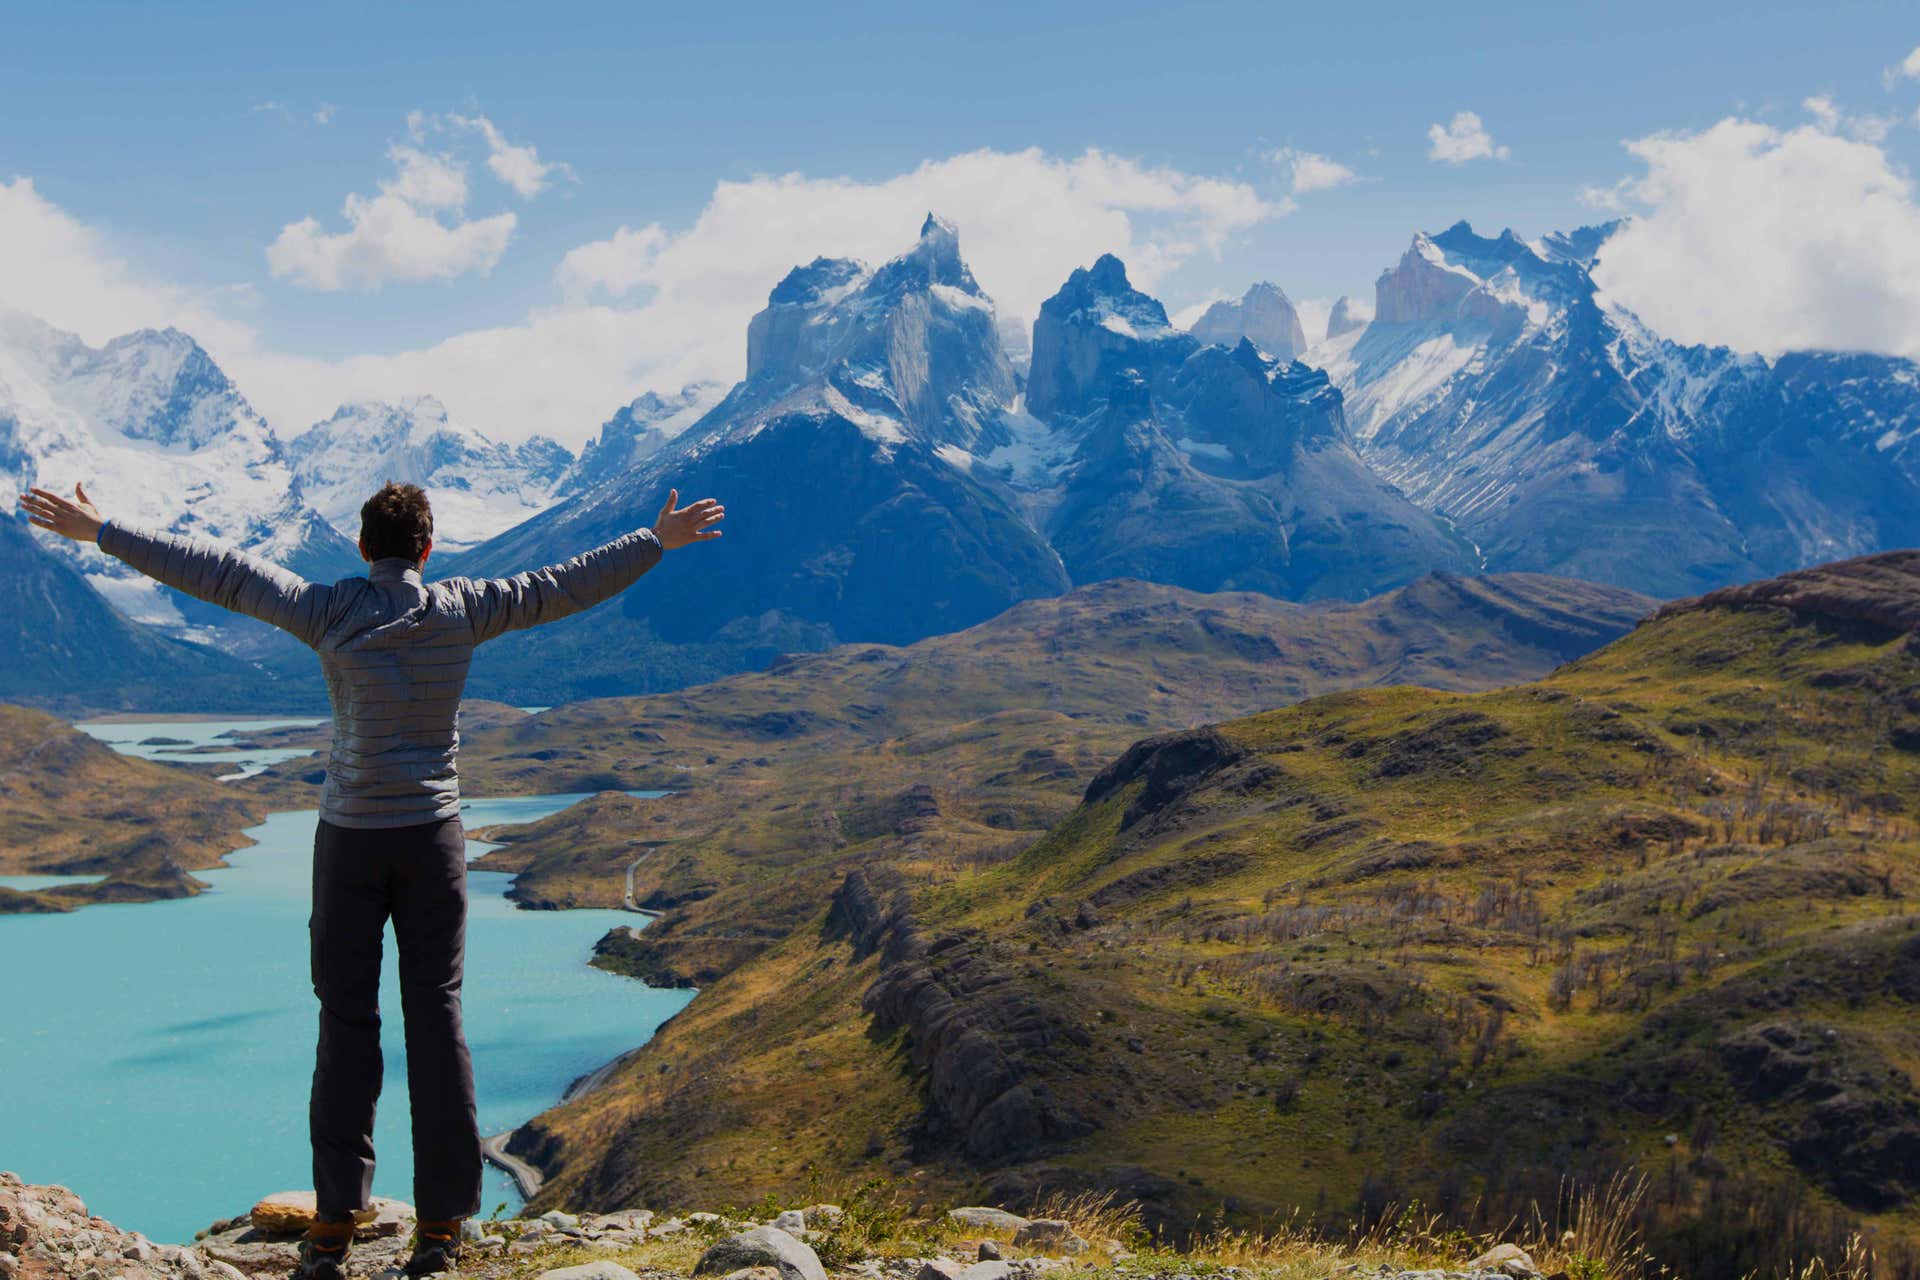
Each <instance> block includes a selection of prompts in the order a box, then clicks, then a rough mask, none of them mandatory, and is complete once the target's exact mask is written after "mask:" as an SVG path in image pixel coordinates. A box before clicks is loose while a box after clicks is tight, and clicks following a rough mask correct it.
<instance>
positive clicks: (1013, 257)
mask: <svg viewBox="0 0 1920 1280" xmlns="http://www.w3.org/2000/svg"><path fill="white" fill-rule="evenodd" d="M1291 208H1292V203H1291V201H1280V202H1272V201H1267V200H1263V199H1262V198H1261V197H1260V196H1259V195H1258V194H1257V193H1256V192H1255V191H1254V190H1253V188H1251V187H1250V186H1248V185H1246V184H1244V183H1238V182H1230V181H1226V180H1222V179H1217V178H1209V177H1202V176H1196V175H1192V174H1187V173H1183V172H1179V171H1176V170H1172V169H1165V168H1153V167H1149V166H1145V165H1142V164H1140V163H1138V162H1136V161H1133V160H1129V159H1126V158H1124V157H1120V156H1113V155H1109V154H1107V153H1105V152H1101V151H1097V150H1089V151H1087V152H1085V153H1083V154H1082V155H1080V156H1077V157H1074V158H1071V159H1065V158H1060V157H1055V156H1050V155H1047V154H1045V153H1044V152H1041V151H1039V150H1037V149H1032V150H1027V151H1021V152H1000V151H974V152H969V153H966V154H964V155H958V156H953V157H951V158H949V159H945V160H938V161H929V162H926V163H924V164H922V165H920V166H919V167H918V168H917V169H915V170H913V171H912V172H911V173H906V174H902V175H900V176H898V177H895V178H890V179H886V180H883V181H879V182H856V181H854V180H852V179H848V178H809V177H807V176H805V175H802V174H797V173H790V174H783V175H779V176H765V177H758V178H753V179H749V180H747V181H743V182H723V183H721V184H719V185H718V186H717V187H716V188H715V189H714V193H713V197H712V199H711V200H710V201H709V202H708V204H707V207H706V208H705V209H704V210H703V211H702V212H701V214H700V216H699V218H698V219H697V220H696V221H695V222H694V224H693V225H692V226H691V227H689V228H687V229H685V230H684V231H678V232H669V231H668V230H667V229H665V228H663V227H661V226H659V225H657V224H647V225H643V226H639V227H622V228H620V229H619V230H618V231H616V232H615V233H614V235H613V236H611V237H610V238H608V239H606V240H599V241H594V242H592V243H590V244H585V245H581V246H580V247H578V248H576V249H574V250H573V251H572V252H570V253H569V254H567V255H566V258H565V259H564V260H563V261H562V262H561V264H560V267H559V269H558V270H557V271H556V273H555V282H556V284H558V285H559V287H560V289H561V291H562V294H563V295H564V296H565V297H567V298H569V299H571V300H573V301H574V302H576V303H581V302H584V301H586V300H588V299H590V298H596V297H604V298H608V299H620V298H625V297H628V296H630V295H632V294H634V293H636V292H637V291H640V290H643V289H651V290H653V293H652V295H651V296H650V298H649V299H648V302H647V307H646V309H647V310H649V311H658V312H659V313H661V314H663V315H672V316H674V317H675V318H676V323H677V325H679V326H683V327H684V328H685V329H686V330H687V331H688V332H689V334H692V333H698V334H699V335H700V337H699V339H698V341H699V343H700V344H701V347H702V349H704V350H705V351H706V352H707V353H708V355H707V356H706V357H704V359H705V360H706V362H707V367H706V368H705V369H704V370H703V371H702V372H703V376H708V377H737V376H738V372H739V365H740V362H741V358H742V346H741V335H742V333H743V331H744V326H745V323H746V321H747V318H748V317H749V316H751V315H752V314H753V312H755V311H757V310H758V309H759V308H760V307H762V306H764V305H765V302H766V296H767V291H768V290H769V289H770V288H771V287H772V286H773V284H774V283H775V282H777V281H778V280H779V279H780V278H781V277H782V276H784V275H785V274H786V273H787V271H788V270H790V269H791V268H792V267H793V266H794V265H796V264H797V263H800V262H804V261H808V260H810V259H812V258H813V257H814V256H816V255H820V254H825V255H829V256H838V257H854V258H860V259H862V260H864V261H866V262H868V263H870V264H872V263H878V262H880V261H883V260H885V259H886V258H889V257H892V256H893V255H894V254H896V253H898V252H900V251H901V250H903V249H904V248H906V247H907V245H908V244H910V243H911V242H912V238H913V235H914V233H915V232H916V231H917V230H918V228H919V226H920V220H921V219H922V218H923V217H924V216H925V215H926V213H927V211H928V210H937V211H938V212H940V213H941V214H942V215H944V216H946V217H948V218H950V219H951V220H953V221H954V222H955V223H956V224H957V225H958V226H959V228H960V243H961V251H962V253H963V254H964V255H965V257H966V259H967V262H968V264H969V265H970V266H971V267H972V268H973V271H974V274H975V275H976V276H977V277H978V278H979V280H980V283H981V287H982V288H984V289H985V290H986V291H987V292H988V293H989V294H991V295H992V296H993V297H994V299H995V301H996V303H997V304H998V305H999V308H1000V310H1001V312H1002V314H1003V315H1010V316H1013V317H1017V318H1020V319H1022V320H1028V319H1031V317H1032V316H1033V315H1034V313H1035V312H1037V311H1038V310H1039V307H1040V303H1041V302H1043V301H1044V300H1045V299H1046V298H1047V297H1048V296H1049V295H1050V294H1052V293H1053V292H1054V290H1056V289H1058V288H1059V287H1060V284H1061V283H1062V282H1063V281H1064V280H1065V279H1066V277H1067V275H1068V274H1069V273H1070V272H1071V271H1072V270H1073V268H1074V267H1076V266H1085V265H1087V264H1088V263H1091V262H1092V261H1093V259H1094V258H1096V257H1098V256H1099V255H1100V254H1101V253H1103V252H1107V251H1112V252H1115V253H1118V254H1119V255H1120V256H1121V257H1122V258H1123V259H1124V260H1125V261H1126V263H1127V268H1128V271H1129V273H1130V275H1131V277H1132V279H1133V281H1134V283H1135V284H1136V285H1138V286H1139V287H1141V288H1145V289H1149V290H1150V289H1152V288H1153V287H1154V285H1155V284H1156V283H1157V282H1158V281H1160V280H1163V279H1165V278H1166V276H1167V275H1168V274H1169V273H1170V272H1171V271H1172V270H1173V269H1174V268H1176V267H1177V266H1179V265H1180V264H1181V263H1184V262H1186V261H1188V260H1189V259H1190V258H1192V257H1193V256H1195V255H1196V254H1213V255H1217V254H1218V253H1219V252H1220V251H1221V249H1222V248H1224V246H1225V244H1226V242H1227V240H1229V239H1230V238H1231V237H1233V236H1234V235H1236V234H1238V233H1240V232H1242V231H1244V230H1246V229H1247V228H1250V227H1252V226H1254V225H1255V224H1257V223H1260V222H1262V221H1265V220H1267V219H1269V218H1273V217H1277V216H1280V215H1282V214H1284V213H1286V212H1288V211H1289V210H1290V209H1291Z"/></svg>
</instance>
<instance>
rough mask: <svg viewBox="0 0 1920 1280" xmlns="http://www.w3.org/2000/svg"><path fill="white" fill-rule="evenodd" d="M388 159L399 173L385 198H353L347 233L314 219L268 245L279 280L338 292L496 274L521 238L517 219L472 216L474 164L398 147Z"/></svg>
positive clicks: (291, 226)
mask: <svg viewBox="0 0 1920 1280" xmlns="http://www.w3.org/2000/svg"><path fill="white" fill-rule="evenodd" d="M387 158H388V159H389V160H391V161H392V162H393V170H394V171H393V176H392V177H390V178H387V179H386V180H385V181H383V182H382V183H381V184H380V190H379V193H378V194H377V195H373V196H363V195H360V194H359V193H357V192H355V193H352V194H350V195H348V196H347V198H346V202H345V204H344V205H343V206H342V209H341V212H342V213H343V214H344V216H345V217H346V220H347V227H346V229H345V230H344V231H328V230H327V229H326V228H324V227H323V226H321V224H320V222H319V220H318V219H316V218H313V217H306V218H302V219H300V221H298V222H290V223H288V224H287V225H286V226H284V227H282V228H281V229H280V234H279V236H278V237H277V238H276V239H275V240H274V242H273V243H272V244H271V245H268V246H267V266H268V268H269V269H270V270H271V271H272V272H273V274H274V275H275V276H276V277H279V278H282V279H288V280H291V281H293V282H294V283H295V284H297V285H300V286H301V287H303V288H307V289H314V290H318V291H321V292H326V293H334V292H339V291H341V290H345V289H357V290H366V291H373V290H377V289H379V288H381V287H382V286H384V285H386V284H389V283H392V282H401V283H419V282H422V281H427V280H451V279H453V278H454V277H456V276H462V275H465V274H467V273H468V272H473V271H477V272H479V273H480V274H482V275H485V274H486V273H487V272H489V271H491V270H493V267H494V264H496V263H497V262H499V261H500V256H501V255H502V254H503V253H505V252H506V250H507V242H508V241H509V240H510V239H511V238H512V237H513V229H514V225H515V217H514V215H513V214H511V213H500V214H495V215H494V216H492V217H489V218H477V219H469V218H467V217H466V216H465V214H464V209H465V206H466V202H467V174H466V167H465V166H464V165H463V164H461V163H460V162H459V161H458V160H456V159H455V158H454V157H453V156H451V155H448V154H445V153H432V152H427V151H423V150H421V149H420V148H418V147H410V146H394V147H391V148H389V149H388V152H387ZM443 216H445V217H446V218H447V219H449V220H446V221H443V220H442V218H443Z"/></svg>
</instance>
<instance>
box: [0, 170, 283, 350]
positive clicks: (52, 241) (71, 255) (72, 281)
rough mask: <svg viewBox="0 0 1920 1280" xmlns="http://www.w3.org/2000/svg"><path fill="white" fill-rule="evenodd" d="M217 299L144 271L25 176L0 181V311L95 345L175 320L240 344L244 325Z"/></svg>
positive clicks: (245, 337)
mask: <svg viewBox="0 0 1920 1280" xmlns="http://www.w3.org/2000/svg"><path fill="white" fill-rule="evenodd" d="M232 301H233V299H232V297H231V292H230V291H229V292H228V296H225V297H222V296H219V295H216V294H204V293H198V292H195V291H193V290H189V289H185V288H181V287H179V286H177V285H173V284H169V283H167V282H165V281H162V280H156V279H153V278H151V277H149V276H147V275H145V274H143V273H142V272H141V271H140V270H139V269H138V268H136V267H135V266H134V265H133V264H132V263H131V262H129V261H128V259H127V258H126V257H124V256H122V255H121V254H120V253H119V252H117V251H116V250H115V249H114V247H113V245H112V244H111V242H110V241H109V239H108V237H106V236H105V235H103V234H102V233H100V232H99V231H97V230H96V229H94V228H92V227H89V226H87V225H86V224H84V223H82V222H81V221H80V220H79V219H77V218H75V217H73V216H72V215H71V214H69V213H67V212H66V211H65V210H64V209H61V208H60V207H59V206H58V205H56V204H54V203H53V202H52V201H51V200H48V199H47V198H46V197H45V196H44V195H42V194H41V193H40V191H39V190H38V189H37V188H36V187H35V186H34V183H33V179H31V178H25V177H21V178H15V179H13V180H12V181H11V182H0V308H10V309H14V310H19V311H24V312H27V313H28V314H29V315H34V316H38V317H39V318H40V319H42V320H44V321H46V322H47V323H48V324H51V325H53V326H55V327H56V328H60V329H65V330H67V331H68V332H70V333H76V334H79V335H80V337H82V338H84V339H86V340H87V341H88V342H90V343H93V344H95V345H98V344H100V343H102V342H105V341H106V340H107V339H109V338H112V337H114V336H116V335H118V334H122V333H126V332H127V331H129V330H131V329H139V328H145V327H153V328H162V327H164V326H166V325H169V324H175V325H178V326H180V327H181V328H182V329H186V330H187V331H189V332H191V333H193V334H194V335H195V336H197V337H200V338H201V340H202V341H212V342H220V343H223V344H224V345H227V346H230V347H240V346H244V345H246V344H247V343H248V342H249V341H250V335H249V332H248V330H247V328H246V326H245V325H243V324H240V323H238V322H236V321H234V320H233V319H231V318H230V317H229V316H228V314H227V310H228V309H229V308H230V307H231V304H232Z"/></svg>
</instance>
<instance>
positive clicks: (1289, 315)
mask: <svg viewBox="0 0 1920 1280" xmlns="http://www.w3.org/2000/svg"><path fill="white" fill-rule="evenodd" d="M1189 332H1190V333H1192V334H1193V336H1194V337H1196V338H1198V339H1200V341H1202V342H1205V343H1210V344H1212V345H1215V346H1222V347H1231V346H1233V345H1234V344H1235V343H1237V342H1242V341H1245V340H1247V339H1251V340H1252V341H1253V343H1254V345H1256V346H1258V347H1259V348H1260V349H1261V350H1262V351H1266V352H1268V353H1270V354H1272V355H1274V356H1277V357H1279V358H1280V359H1281V360H1283V361H1285V360H1292V359H1294V358H1295V357H1297V356H1299V355H1300V354H1301V353H1302V352H1303V351H1305V350H1306V349H1307V335H1306V331H1305V330H1304V329H1302V328H1301V327H1300V313H1299V312H1298V311H1296V310H1295V309H1294V306H1293V301H1292V299H1290V298H1288V297H1287V293H1286V290H1284V289H1282V288H1281V287H1280V286H1279V285H1277V284H1274V283H1272V282H1271V281H1267V280H1260V281H1257V282H1255V283H1254V284H1251V285H1249V286H1248V287H1247V291H1246V292H1245V293H1244V294H1242V295H1241V296H1240V300H1239V301H1238V302H1227V301H1224V300H1222V301H1220V302H1216V303H1214V304H1213V305H1212V306H1210V307H1208V308H1207V310H1206V313H1205V314H1204V315H1202V316H1201V317H1200V318H1199V319H1198V320H1196V321H1194V323H1193V328H1192V329H1190V330H1189Z"/></svg>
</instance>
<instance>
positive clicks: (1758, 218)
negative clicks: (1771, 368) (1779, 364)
mask: <svg viewBox="0 0 1920 1280" xmlns="http://www.w3.org/2000/svg"><path fill="white" fill-rule="evenodd" d="M1818 114H1819V113H1817V112H1816V116H1818ZM1627 149H1628V150H1629V151H1630V152H1632V153H1633V155H1634V156H1635V157H1637V158H1638V159H1639V160H1640V161H1641V162H1642V163H1644V164H1645V165H1646V173H1645V174H1644V175H1643V176H1641V177H1639V178H1636V179H1632V180H1630V181H1628V182H1626V183H1623V184H1621V185H1620V186H1619V187H1617V188H1614V189H1613V190H1614V192H1615V193H1616V195H1617V198H1618V199H1619V201H1620V202H1621V203H1623V204H1626V205H1628V206H1629V207H1633V208H1637V209H1639V210H1642V212H1640V213H1639V214H1638V216H1636V217H1634V218H1633V219H1632V220H1631V221H1629V222H1628V224H1627V225H1626V226H1625V227H1624V228H1622V229H1621V230H1620V231H1619V232H1617V233H1616V234H1615V235H1614V236H1613V238H1612V239H1610V240H1608V242H1607V244H1606V246H1605V248H1604V249H1603V250H1602V252H1601V255H1600V262H1599V265H1598V268H1597V269H1596V271H1595V278H1596V279H1597V280H1598V282H1599V283H1600V285H1601V287H1602V289H1603V290H1605V292H1606V294H1607V296H1608V297H1609V298H1610V299H1612V300H1615V301H1618V302H1620V303H1622V304H1623V305H1625V306H1627V307H1629V308H1631V309H1632V310H1634V311H1636V312H1637V313H1639V314H1640V315H1641V317H1642V318H1644V319H1645V320H1646V321H1647V322H1648V323H1649V324H1651V325H1653V327H1654V328H1655V329H1657V330H1659V331H1660V332H1662V333H1664V334H1666V335H1668V336H1670V337H1672V338H1675V339H1677V340H1679V341H1682V342H1704V343H1716V344H1724V345H1727V346H1731V347H1734V348H1737V349H1740V350H1746V351H1758V352H1762V353H1766V354H1774V353H1777V352H1780V351H1785V350H1795V349H1804V348H1825V349H1841V350H1862V351H1879V352H1887V353H1893V354H1901V355H1920V205H1916V204H1915V201H1914V192H1913V188H1912V185H1911V184H1910V182H1909V181H1908V179H1907V178H1906V176H1905V175H1904V173H1903V172H1902V170H1901V168H1900V167H1899V166H1898V165H1897V164H1895V163H1894V161H1893V160H1892V159H1891V158H1890V157H1889V156H1888V155H1887V153H1886V152H1885V151H1884V150H1882V149H1881V147H1880V146H1879V145H1878V144H1877V143H1875V142H1874V141H1871V140H1869V139H1867V138H1864V137H1849V136H1843V135H1842V134H1840V133H1836V132H1833V131H1832V129H1830V128H1823V127H1819V126H1817V125H1804V126H1801V127H1799V128H1795V129H1791V130H1782V129H1777V128H1774V127H1773V126H1770V125H1765V124H1760V123H1758V122H1756V121H1752V120H1743V119H1727V120H1722V121H1721V122H1720V123H1718V124H1716V125H1714V126H1713V127H1712V128H1710V129H1706V130H1703V131H1700V132H1697V133H1663V134H1655V135H1653V136H1651V137H1646V138H1641V139H1639V140H1637V141H1634V142H1629V143H1628V144H1627Z"/></svg>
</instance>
